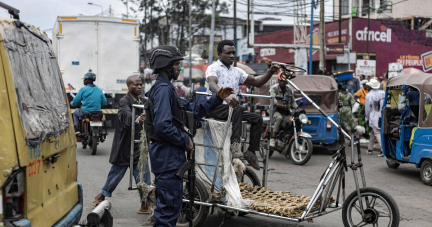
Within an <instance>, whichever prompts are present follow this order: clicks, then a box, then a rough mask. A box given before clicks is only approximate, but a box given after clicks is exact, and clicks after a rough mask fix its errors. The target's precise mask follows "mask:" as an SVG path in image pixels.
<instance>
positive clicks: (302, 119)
mask: <svg viewBox="0 0 432 227" xmlns="http://www.w3.org/2000/svg"><path fill="white" fill-rule="evenodd" d="M276 98H278V97H276ZM285 112H286V113H287V114H286V115H284V118H283V120H282V123H281V126H280V131H279V133H278V134H277V135H276V138H275V146H274V147H270V153H269V155H270V157H271V156H272V155H273V153H274V151H275V150H276V151H278V152H279V153H280V154H282V155H285V156H288V157H289V159H291V162H292V163H294V164H296V165H304V164H306V163H307V162H308V161H309V159H310V158H311V156H312V152H313V144H312V140H311V138H312V136H311V135H310V134H309V133H306V132H303V129H302V125H303V124H307V123H308V122H309V120H308V117H307V116H306V111H305V110H302V109H297V110H295V112H294V113H293V112H292V110H291V109H289V108H286V111H285ZM269 126H270V124H268V125H267V127H266V129H265V131H264V133H263V136H262V138H263V140H262V142H261V143H264V144H262V147H267V146H266V144H265V143H267V142H268V141H269V138H270V130H269Z"/></svg>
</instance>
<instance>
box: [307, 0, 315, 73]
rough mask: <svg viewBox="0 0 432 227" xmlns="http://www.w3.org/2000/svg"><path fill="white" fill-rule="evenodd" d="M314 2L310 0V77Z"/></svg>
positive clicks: (310, 69) (310, 71) (310, 70)
mask: <svg viewBox="0 0 432 227" xmlns="http://www.w3.org/2000/svg"><path fill="white" fill-rule="evenodd" d="M314 5H315V1H314V0H312V3H311V21H310V32H309V72H308V73H309V75H312V61H313V55H312V51H313V50H312V43H313V9H314Z"/></svg>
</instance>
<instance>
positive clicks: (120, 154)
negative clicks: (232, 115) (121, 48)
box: [92, 76, 151, 214]
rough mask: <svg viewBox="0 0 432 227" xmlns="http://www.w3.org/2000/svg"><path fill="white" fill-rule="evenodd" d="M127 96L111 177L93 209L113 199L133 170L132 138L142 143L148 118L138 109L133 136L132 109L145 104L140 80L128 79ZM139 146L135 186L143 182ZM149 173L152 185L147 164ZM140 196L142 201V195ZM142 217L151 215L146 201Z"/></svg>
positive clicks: (147, 180) (147, 176)
mask: <svg viewBox="0 0 432 227" xmlns="http://www.w3.org/2000/svg"><path fill="white" fill-rule="evenodd" d="M126 83H127V86H128V90H129V91H128V93H127V94H126V95H125V96H124V97H123V98H121V99H120V101H119V111H118V124H116V126H115V133H114V139H113V144H112V147H111V155H110V159H109V162H110V163H111V164H112V166H111V169H110V171H109V173H108V177H107V180H106V182H105V185H104V186H103V187H102V190H101V192H100V193H99V194H98V195H97V196H96V197H95V201H93V202H92V204H93V206H97V205H98V204H99V203H101V202H102V201H104V200H105V197H111V196H112V193H113V192H114V190H115V189H116V187H117V185H118V184H119V183H120V181H121V180H122V178H123V177H124V175H125V173H126V170H127V169H128V168H129V166H130V151H131V137H132V136H133V138H134V140H139V139H140V132H141V130H142V127H143V123H144V119H145V114H144V113H143V110H140V109H138V110H137V111H136V113H137V116H138V117H137V119H136V120H135V135H132V132H131V131H132V130H131V129H132V105H133V104H144V101H145V100H144V98H143V97H142V95H141V93H142V82H141V79H140V78H139V77H137V76H130V77H128V78H127V81H126ZM139 155H140V151H139V144H137V143H136V144H135V146H134V158H133V159H134V160H133V170H130V171H133V176H134V178H135V182H136V183H139V182H140V176H139V175H140V174H139V169H138V161H139ZM146 170H147V171H146V172H145V174H144V179H143V180H144V182H145V183H146V184H148V185H151V176H150V171H149V167H148V161H147V163H146ZM139 192H140V197H141V195H142V192H141V191H139ZM138 213H140V214H149V213H150V211H149V209H148V208H147V206H146V205H145V201H144V200H141V208H140V210H139V211H138Z"/></svg>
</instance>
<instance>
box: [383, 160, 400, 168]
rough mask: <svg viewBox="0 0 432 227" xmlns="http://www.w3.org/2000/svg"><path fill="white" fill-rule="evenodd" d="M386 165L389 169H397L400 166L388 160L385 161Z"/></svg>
mask: <svg viewBox="0 0 432 227" xmlns="http://www.w3.org/2000/svg"><path fill="white" fill-rule="evenodd" d="M386 163H387V166H388V167H389V168H390V169H397V168H398V167H399V166H400V164H399V163H397V162H393V161H388V160H386Z"/></svg>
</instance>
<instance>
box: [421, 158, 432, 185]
mask: <svg viewBox="0 0 432 227" xmlns="http://www.w3.org/2000/svg"><path fill="white" fill-rule="evenodd" d="M420 178H421V180H422V181H423V183H424V184H426V185H432V161H431V160H425V161H423V163H422V165H421V168H420Z"/></svg>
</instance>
